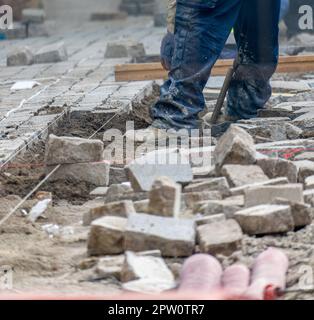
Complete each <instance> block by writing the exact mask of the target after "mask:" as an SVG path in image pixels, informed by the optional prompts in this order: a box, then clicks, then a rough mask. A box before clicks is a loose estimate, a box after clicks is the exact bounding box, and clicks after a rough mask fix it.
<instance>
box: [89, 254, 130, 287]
mask: <svg viewBox="0 0 314 320" xmlns="http://www.w3.org/2000/svg"><path fill="white" fill-rule="evenodd" d="M124 260H125V256H124V255H118V256H108V257H104V258H101V259H99V261H98V263H97V265H96V270H95V271H96V273H97V275H98V277H100V278H104V279H105V278H111V277H114V278H116V279H117V280H119V281H120V280H121V273H122V268H123V265H124Z"/></svg>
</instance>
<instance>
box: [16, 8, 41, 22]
mask: <svg viewBox="0 0 314 320" xmlns="http://www.w3.org/2000/svg"><path fill="white" fill-rule="evenodd" d="M45 19H46V13H45V10H43V9H35V8H34V9H33V8H29V9H24V10H23V11H22V21H23V22H34V23H43V22H44V21H45Z"/></svg>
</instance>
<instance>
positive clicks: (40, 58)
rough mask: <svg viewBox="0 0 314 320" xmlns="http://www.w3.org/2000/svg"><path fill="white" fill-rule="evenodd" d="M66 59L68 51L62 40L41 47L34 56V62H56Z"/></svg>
mask: <svg viewBox="0 0 314 320" xmlns="http://www.w3.org/2000/svg"><path fill="white" fill-rule="evenodd" d="M66 60H68V53H67V50H66V47H65V45H64V43H63V42H59V43H54V44H51V45H48V46H46V47H43V48H41V49H40V50H38V51H37V52H36V53H35V56H34V63H56V62H61V61H66Z"/></svg>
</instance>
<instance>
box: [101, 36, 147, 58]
mask: <svg viewBox="0 0 314 320" xmlns="http://www.w3.org/2000/svg"><path fill="white" fill-rule="evenodd" d="M145 55H146V52H145V48H144V45H143V43H140V42H136V41H126V40H125V41H114V42H109V43H108V44H107V49H106V53H105V58H108V59H116V58H127V57H130V58H141V57H144V56H145Z"/></svg>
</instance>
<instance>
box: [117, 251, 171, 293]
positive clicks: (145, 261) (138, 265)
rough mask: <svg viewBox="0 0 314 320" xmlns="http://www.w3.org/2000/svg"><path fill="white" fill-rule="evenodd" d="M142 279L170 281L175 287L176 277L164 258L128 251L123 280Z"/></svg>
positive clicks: (123, 269)
mask: <svg viewBox="0 0 314 320" xmlns="http://www.w3.org/2000/svg"><path fill="white" fill-rule="evenodd" d="M140 279H156V280H157V279H160V280H162V281H169V284H170V286H172V287H174V286H175V282H174V276H173V274H172V272H171V271H170V270H169V268H168V267H167V265H166V263H165V262H164V260H163V259H162V258H159V257H154V256H149V255H144V256H143V255H140V254H136V253H134V252H130V251H127V252H126V253H125V262H124V265H123V268H122V273H121V280H122V282H129V281H134V280H140Z"/></svg>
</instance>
